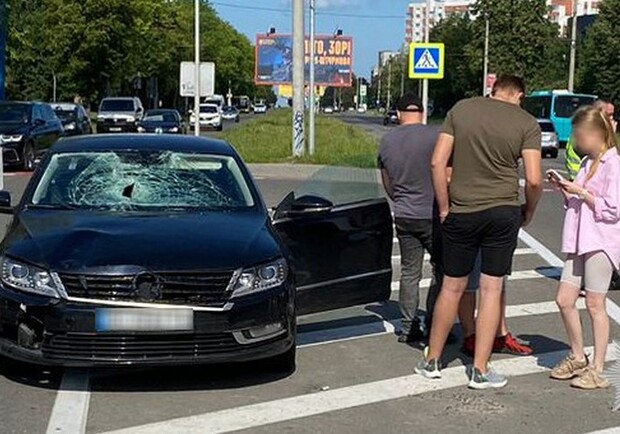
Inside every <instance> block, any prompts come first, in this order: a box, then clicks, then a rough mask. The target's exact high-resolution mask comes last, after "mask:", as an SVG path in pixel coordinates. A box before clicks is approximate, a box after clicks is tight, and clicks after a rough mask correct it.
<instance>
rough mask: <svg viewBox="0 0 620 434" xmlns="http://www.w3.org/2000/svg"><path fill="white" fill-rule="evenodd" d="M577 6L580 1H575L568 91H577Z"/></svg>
mask: <svg viewBox="0 0 620 434" xmlns="http://www.w3.org/2000/svg"><path fill="white" fill-rule="evenodd" d="M577 6H578V0H573V22H572V26H571V34H570V61H569V64H568V91H569V92H573V91H574V90H575V58H576V54H577Z"/></svg>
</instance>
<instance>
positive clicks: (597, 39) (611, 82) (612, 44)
mask: <svg viewBox="0 0 620 434" xmlns="http://www.w3.org/2000/svg"><path fill="white" fill-rule="evenodd" d="M618 22H620V0H605V1H604V2H601V3H600V9H599V16H598V19H597V20H596V22H595V23H594V24H593V25H592V27H591V28H590V29H589V30H588V33H587V36H586V39H585V41H584V44H583V46H582V47H583V49H582V50H580V51H579V61H580V62H579V69H578V73H577V87H578V89H579V90H581V91H584V92H591V93H594V94H597V95H600V96H602V97H605V98H609V99H611V100H612V101H613V102H614V103H615V104H616V105H617V104H620V86H619V85H618V83H620V62H618V53H620V27H618Z"/></svg>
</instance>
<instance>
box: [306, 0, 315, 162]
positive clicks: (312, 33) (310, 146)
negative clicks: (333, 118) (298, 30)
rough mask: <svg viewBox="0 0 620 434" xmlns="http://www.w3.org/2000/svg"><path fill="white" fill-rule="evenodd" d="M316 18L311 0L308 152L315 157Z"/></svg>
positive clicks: (313, 1)
mask: <svg viewBox="0 0 620 434" xmlns="http://www.w3.org/2000/svg"><path fill="white" fill-rule="evenodd" d="M315 16H316V5H315V0H310V80H309V81H310V83H309V84H310V86H309V87H310V122H309V123H310V131H309V143H308V152H309V154H310V155H314V147H315V142H314V140H315V131H314V129H315V114H316V113H315V111H316V102H315V98H314V97H315V91H314V56H315V42H314V40H315V30H316V29H315Z"/></svg>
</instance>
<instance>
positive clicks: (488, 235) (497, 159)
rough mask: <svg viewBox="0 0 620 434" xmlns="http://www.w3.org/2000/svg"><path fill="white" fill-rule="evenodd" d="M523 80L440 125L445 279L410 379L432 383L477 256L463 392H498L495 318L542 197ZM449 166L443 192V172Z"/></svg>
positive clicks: (513, 80) (536, 134) (509, 82)
mask: <svg viewBox="0 0 620 434" xmlns="http://www.w3.org/2000/svg"><path fill="white" fill-rule="evenodd" d="M524 94H525V86H524V84H523V80H521V79H520V78H518V77H515V76H506V75H505V76H501V77H499V78H498V80H497V82H496V84H495V87H494V89H493V96H492V97H491V98H471V99H467V100H464V101H461V102H459V103H458V104H457V105H456V106H455V107H454V108H453V109H452V110H451V111H450V112H449V113H448V116H447V118H446V120H445V123H444V126H443V128H442V132H441V134H440V136H439V139H438V141H437V146H436V148H435V152H434V155H433V163H432V164H433V184H434V187H435V194H436V198H437V204H438V207H439V216H440V219H441V221H442V232H443V241H444V242H443V268H444V272H445V278H444V280H443V285H442V289H441V292H440V294H439V298H438V299H437V303H436V305H435V313H434V315H433V324H432V327H431V338H430V342H429V348H428V352H427V354H426V357H425V360H423V361H422V362H421V363H420V364H419V365H418V367H417V368H416V372H418V373H420V374H422V375H425V376H426V377H428V378H439V377H440V376H441V373H440V372H439V367H438V366H439V363H438V361H439V358H440V356H441V354H442V352H443V348H444V345H445V342H446V338H447V336H448V333H449V331H450V329H451V328H452V325H453V324H454V321H455V319H456V316H457V310H458V305H459V301H460V299H461V295H462V294H463V292H464V291H465V289H466V286H467V280H468V276H469V274H470V273H471V272H472V270H473V268H474V264H475V262H476V256H477V255H478V252H480V253H481V255H482V267H481V269H482V276H481V281H480V306H479V309H478V317H477V321H476V349H475V357H474V368H473V370H472V377H471V381H470V383H469V387H471V388H474V389H486V388H490V387H494V388H497V387H503V386H505V385H506V383H507V381H506V378H505V377H503V376H502V375H499V374H497V373H495V372H493V371H492V370H489V368H488V361H489V358H490V355H491V351H492V348H493V342H494V340H495V335H496V332H497V327H498V325H499V321H500V313H501V295H502V285H503V280H504V276H506V275H507V274H508V273H509V271H510V268H511V265H512V256H513V254H514V250H515V248H516V246H517V239H518V234H519V228H520V227H521V226H524V225H527V224H528V223H529V222H530V221H531V219H532V217H533V215H534V211H535V209H536V205H537V203H538V201H539V199H540V196H541V193H542V173H541V172H542V171H541V132H540V127H539V126H538V123H537V121H536V119H534V118H533V117H532V116H530V115H529V114H528V113H526V112H525V111H524V110H522V109H521V107H520V102H521V100H522V99H523V96H524ZM450 159H452V176H451V182H450V190H449V192H448V183H447V177H446V170H447V166H448V163H449V161H450ZM520 160H523V164H524V168H525V179H526V186H525V199H526V201H525V205H523V206H521V205H520V202H519V161H520Z"/></svg>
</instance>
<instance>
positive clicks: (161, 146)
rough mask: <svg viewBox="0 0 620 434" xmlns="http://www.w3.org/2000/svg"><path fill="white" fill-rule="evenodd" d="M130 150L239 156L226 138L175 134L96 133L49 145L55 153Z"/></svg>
mask: <svg viewBox="0 0 620 434" xmlns="http://www.w3.org/2000/svg"><path fill="white" fill-rule="evenodd" d="M127 150H152V151H158V150H167V151H176V152H191V153H201V154H218V155H227V156H231V157H233V156H236V155H237V153H236V152H235V150H234V148H233V147H232V146H231V145H230V144H229V143H228V142H225V141H223V140H215V139H210V138H206V137H195V136H189V135H172V134H97V135H87V136H76V137H66V138H62V139H60V140H58V142H56V144H55V145H54V146H52V148H51V149H50V152H52V153H66V152H87V151H93V152H105V151H127Z"/></svg>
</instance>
